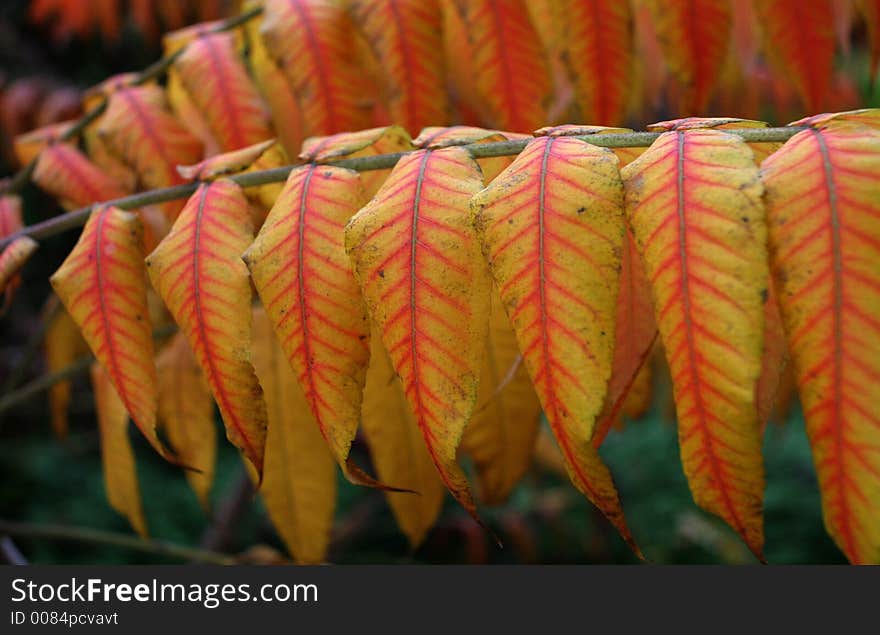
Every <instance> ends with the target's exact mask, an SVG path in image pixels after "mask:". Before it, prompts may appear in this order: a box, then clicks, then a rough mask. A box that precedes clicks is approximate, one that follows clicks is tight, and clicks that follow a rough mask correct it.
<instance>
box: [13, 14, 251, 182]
mask: <svg viewBox="0 0 880 635" xmlns="http://www.w3.org/2000/svg"><path fill="white" fill-rule="evenodd" d="M262 12H263V8H262V7H254V8H252V9H248V10H247V11H245V12H244V13H242V14H240V15H237V16H235V17H232V18H228V19H226V20H223V21H221V22H219V23H218V24H217V25H215V26H214V27H213V28H211V29H209V30H208V32H210V33H219V32H220V31H229V30H231V29H234V28H236V27H238V26H241V25H242V24H244V23H245V22H247V21H248V20H251V19H252V18H255V17H256V16H258V15H260V14H261V13H262ZM184 50H186V47H185V46H184V47H181V48H179V49H177V50H176V51H174V52H173V53H171V54H170V55H167V56H165V57H163V58H162V59H160V60H158V61H157V62H155V63H154V64H151V65H150V66H148V67H147V68H145V69H144V70H143V71H141V72H140V73H139V74H138V75H137V76H135V78H134V80H133V81H132V83H133V84H135V85H141V84H146V83H147V82H149V81H151V80H153V79H156V78H157V77H160V76H161V75H162V74H163V73H165V71H167V70H168V68H169V67H170V66H171V65H172V64H173V63H174V62H175V60H177V58H179V57H180V56H181V55H182V54H183V52H184ZM106 108H107V98H106V97H105V98H103V99H102V100H101V101H100V102H98V104H97V105H96V106H95V107H94V108H92V109H91V110H89V111H88V112H87V113H85V114H84V115H83V116H82V117H81V118H80V119H79V120H77V122H76V123H74V124H73V125H72V126H71V127H70V128H68V129H67V130H65V131H64V133H63V134H62V135H61V136H60V137H59V141H69V140H70V139H73V138H75V137H78V136H79V135H80V134H81V133H82V132H83V130H85V129H86V128H87V127H88V126H89V124H91V123H92V122H94V121H95V120H96V119H97V118H98V117H100V116H101V115H102V114H103V113H104V110H105V109H106ZM36 165H37V157H34V159H33V160H31V161H30V163H28V164H27V165H26V166H24V167H23V168H22V169H20V170H19V171H18V172H17V173H16V174H15V176H13V177H12V178H11V179H9V180H8V181H6V182H5V183H4V187H3V188H2V192H0V193H12V192H18V191H20V190H21V189H22V188H24V186H25V185H27V184H28V182H29V181H30V180H31V176H33V173H34V168H35V167H36Z"/></svg>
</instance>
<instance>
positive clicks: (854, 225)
mask: <svg viewBox="0 0 880 635" xmlns="http://www.w3.org/2000/svg"><path fill="white" fill-rule="evenodd" d="M878 175H880V131H878V130H874V129H871V128H869V127H866V126H860V125H856V124H853V123H849V122H846V121H843V122H834V121H832V122H830V123H828V124H827V125H824V126H823V127H822V128H821V129H810V130H805V131H803V132H800V133H798V134H797V135H795V136H794V137H792V138H791V139H790V140H789V141H788V142H787V143H786V144H785V145H784V146H783V147H782V149H781V150H779V151H778V152H777V153H776V154H774V155H773V156H772V157H770V158H769V159H767V160H766V161H765V162H764V165H763V166H762V171H761V176H762V178H763V179H764V185H765V187H766V190H767V197H766V200H767V207H768V224H769V229H770V249H771V259H772V266H773V273H774V278H775V280H776V281H777V284H778V286H777V291H778V292H779V304H780V308H781V310H782V317H783V320H784V325H785V333H786V339H787V342H788V347H789V350H790V351H791V356H792V359H793V361H794V370H795V375H796V376H797V382H798V391H799V393H800V398H801V403H802V404H803V410H804V417H805V419H806V422H807V432H808V434H809V437H810V443H811V445H812V447H813V459H814V462H815V464H816V471H817V472H818V476H819V487H820V490H821V492H822V508H823V512H824V517H825V525H826V527H827V528H828V532H829V533H830V534H831V536H832V537H833V538H834V541H835V542H836V543H837V545H838V546H839V547H840V548H841V550H843V552H844V553H845V554H846V556H847V558H849V560H850V561H851V562H853V563H874V564H878V563H880V418H878V415H877V404H878V403H880V382H878V381H877V379H878V377H880V320H878V315H880V269H878V263H880V187H878V184H880V179H878Z"/></svg>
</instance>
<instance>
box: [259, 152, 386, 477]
mask: <svg viewBox="0 0 880 635" xmlns="http://www.w3.org/2000/svg"><path fill="white" fill-rule="evenodd" d="M365 202H366V197H365V196H364V191H363V186H362V185H361V181H360V176H359V175H358V173H357V172H353V171H351V170H345V169H343V168H336V167H332V166H318V165H314V164H311V165H305V166H302V167H299V168H296V169H294V171H293V172H291V174H290V176H289V177H288V179H287V183H286V184H285V186H284V189H283V190H282V192H281V195H280V196H279V197H278V200H277V201H276V202H275V205H274V206H273V207H272V210H271V211H270V212H269V216H268V217H267V218H266V222H265V224H264V225H263V229H262V230H261V231H260V233H259V235H258V236H257V239H256V240H255V241H254V243H253V245H251V246H250V248H249V249H248V250H247V252H245V254H244V260H245V262H246V263H247V264H248V267H250V270H251V276H252V277H253V281H254V285H255V286H256V288H257V292H258V293H259V294H260V299H261V300H262V301H263V305H264V306H265V307H266V312H267V314H268V316H269V320H270V322H271V323H272V326H273V328H274V329H275V332H276V333H277V335H278V339H279V341H280V342H281V347H282V348H283V349H284V354H285V356H286V357H287V361H288V363H289V364H290V366H291V368H293V370H294V372H295V376H296V378H297V380H298V381H299V385H300V388H301V390H302V391H303V392H304V394H305V401H306V403H307V404H308V407H309V408H310V409H311V412H312V414H313V415H314V417H315V420H316V421H317V424H318V426H319V428H320V430H321V434H322V435H323V436H324V438H325V439H326V440H327V444H328V445H329V447H330V452H331V454H332V455H333V457H334V458H335V459H336V461H337V462H338V463H339V465H340V467H341V468H342V470H343V472H344V473H345V476H346V478H348V479H349V480H350V481H351V482H353V483H357V484H360V485H372V486H375V485H377V482H376V481H375V479H373V478H372V477H371V476H369V475H368V474H366V473H365V472H364V471H363V470H361V469H360V468H359V467H358V466H357V465H356V464H355V463H354V461H353V460H352V459H351V458H350V457H349V456H348V452H349V449H350V447H351V442H352V441H353V440H354V437H355V434H356V433H357V426H358V420H359V419H360V413H361V400H362V398H363V390H364V381H365V377H366V372H367V365H368V363H369V361H370V348H369V338H370V327H369V323H368V322H367V315H366V310H365V308H364V304H363V300H362V299H361V296H360V291H359V290H358V285H357V282H356V281H355V279H354V275H353V274H352V272H351V264H350V263H349V262H348V258H347V257H346V255H345V245H344V237H343V229H344V228H345V224H346V223H347V222H348V221H349V219H350V218H351V217H352V215H354V213H355V212H357V210H358V209H360V208H361V206H362V205H363V204H364V203H365Z"/></svg>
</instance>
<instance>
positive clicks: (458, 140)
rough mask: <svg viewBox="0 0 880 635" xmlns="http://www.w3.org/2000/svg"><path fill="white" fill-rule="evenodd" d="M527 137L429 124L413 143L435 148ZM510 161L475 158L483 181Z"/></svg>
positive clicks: (491, 176)
mask: <svg viewBox="0 0 880 635" xmlns="http://www.w3.org/2000/svg"><path fill="white" fill-rule="evenodd" d="M528 138H530V135H527V134H523V133H520V132H501V131H498V130H486V129H485V128H474V127H471V126H450V127H448V128H443V127H438V126H430V127H428V128H425V129H424V130H422V132H421V134H419V136H418V137H417V138H416V139H415V140H414V141H413V145H414V146H415V147H417V148H430V149H431V150H437V149H439V148H448V147H450V146H458V145H465V144H470V143H493V142H495V141H508V140H512V139H528ZM511 163H513V157H512V156H509V157H485V158H482V159H477V165H479V166H480V170H481V171H482V172H483V183H486V184H489V183H491V182H492V180H493V179H494V178H495V177H496V176H498V175H499V174H500V173H501V171H502V170H503V169H504V168H506V167H507V166H508V165H510V164H511Z"/></svg>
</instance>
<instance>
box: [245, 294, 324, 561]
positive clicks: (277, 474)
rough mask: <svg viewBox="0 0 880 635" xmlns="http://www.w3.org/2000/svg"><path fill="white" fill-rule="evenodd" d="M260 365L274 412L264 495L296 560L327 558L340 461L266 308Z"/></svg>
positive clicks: (257, 351)
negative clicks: (326, 440) (329, 446)
mask: <svg viewBox="0 0 880 635" xmlns="http://www.w3.org/2000/svg"><path fill="white" fill-rule="evenodd" d="M254 366H255V367H256V369H257V374H258V375H259V377H260V383H261V384H262V386H263V390H264V394H265V397H266V409H267V412H268V415H269V430H268V433H267V436H266V458H265V463H266V468H265V472H264V476H263V484H262V487H261V488H260V495H261V496H262V497H263V502H264V503H265V504H266V510H267V511H268V512H269V517H270V518H271V519H272V523H273V524H274V525H275V527H276V528H277V529H278V533H279V535H280V536H281V538H282V539H283V540H284V544H285V545H287V549H288V550H289V551H290V554H291V555H292V556H293V557H294V558H295V559H296V561H297V562H300V563H318V562H323V561H324V559H325V556H326V553H327V547H328V545H329V543H330V532H331V530H332V528H333V511H334V509H335V507H336V466H335V463H334V462H333V457H331V456H330V453H329V452H328V451H327V445H326V444H325V443H324V439H322V438H321V433H320V431H319V429H318V425H317V423H316V422H315V420H314V418H313V417H312V415H311V413H310V411H309V406H308V401H307V400H306V397H305V395H304V394H303V390H302V388H300V386H299V384H298V383H297V380H296V375H295V374H294V372H293V371H292V370H291V368H290V365H289V364H288V363H287V360H286V359H285V356H284V354H283V353H282V351H281V347H280V346H279V342H278V340H277V339H276V338H275V334H274V333H273V332H272V324H271V323H270V322H269V318H268V317H267V315H266V311H264V310H263V309H262V308H258V309H256V310H255V311H254Z"/></svg>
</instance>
